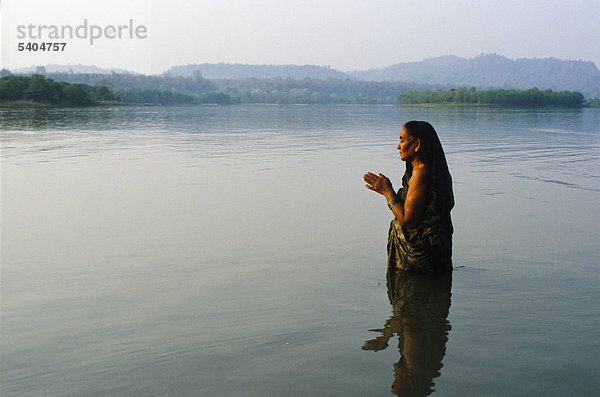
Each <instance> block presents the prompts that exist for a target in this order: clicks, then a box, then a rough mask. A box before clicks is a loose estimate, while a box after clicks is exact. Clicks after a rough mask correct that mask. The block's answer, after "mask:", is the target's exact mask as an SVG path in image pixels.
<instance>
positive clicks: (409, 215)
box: [363, 168, 427, 227]
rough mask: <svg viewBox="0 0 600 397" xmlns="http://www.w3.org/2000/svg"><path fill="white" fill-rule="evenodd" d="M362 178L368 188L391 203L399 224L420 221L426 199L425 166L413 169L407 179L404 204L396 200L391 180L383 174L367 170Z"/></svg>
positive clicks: (411, 223) (414, 223) (412, 225)
mask: <svg viewBox="0 0 600 397" xmlns="http://www.w3.org/2000/svg"><path fill="white" fill-rule="evenodd" d="M363 179H364V181H365V182H366V184H365V186H366V187H367V188H368V189H371V190H373V191H375V192H377V193H379V194H381V195H383V196H384V197H385V199H386V200H387V202H388V203H390V202H391V203H392V204H393V206H392V208H391V209H392V212H393V213H394V216H395V217H396V219H397V220H398V222H400V224H401V225H403V226H408V227H414V226H417V225H418V224H419V222H421V218H422V217H423V213H424V212H425V202H426V200H427V170H426V169H425V168H415V169H413V172H412V176H411V178H410V180H409V181H408V192H407V194H406V200H405V201H404V205H402V203H401V202H400V201H399V200H398V197H397V195H396V192H395V191H394V188H393V187H392V182H390V180H389V179H388V178H387V177H386V176H385V175H383V174H379V175H375V174H373V173H371V172H367V173H366V174H365V175H363Z"/></svg>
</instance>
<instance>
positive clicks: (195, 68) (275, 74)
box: [164, 63, 350, 80]
mask: <svg viewBox="0 0 600 397" xmlns="http://www.w3.org/2000/svg"><path fill="white" fill-rule="evenodd" d="M197 72H200V73H201V74H202V77H204V78H205V79H231V80H237V79H249V78H257V79H272V78H291V79H294V80H302V79H305V78H308V79H313V80H326V79H348V78H350V76H349V75H348V74H346V73H343V72H340V71H337V70H335V69H331V68H330V67H328V66H316V65H247V64H241V63H235V64H233V63H203V64H200V65H198V64H190V65H183V66H173V67H171V68H170V69H169V70H167V71H166V72H165V73H164V74H165V75H169V76H181V77H190V76H193V75H194V73H197Z"/></svg>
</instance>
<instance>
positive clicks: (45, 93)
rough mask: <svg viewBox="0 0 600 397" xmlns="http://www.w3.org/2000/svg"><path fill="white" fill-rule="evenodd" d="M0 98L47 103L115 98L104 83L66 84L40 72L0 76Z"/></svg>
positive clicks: (87, 102)
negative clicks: (101, 84) (48, 77)
mask: <svg viewBox="0 0 600 397" xmlns="http://www.w3.org/2000/svg"><path fill="white" fill-rule="evenodd" d="M0 101H1V102H17V101H29V102H36V103H44V104H50V105H64V106H90V105H96V104H98V103H99V102H101V101H118V98H117V97H116V96H115V95H114V94H113V92H112V91H111V90H109V89H108V88H107V87H105V86H102V87H93V86H89V85H86V84H69V83H65V82H58V81H55V80H52V79H47V78H45V77H44V76H42V75H41V74H33V75H31V76H12V75H11V76H4V77H2V78H0Z"/></svg>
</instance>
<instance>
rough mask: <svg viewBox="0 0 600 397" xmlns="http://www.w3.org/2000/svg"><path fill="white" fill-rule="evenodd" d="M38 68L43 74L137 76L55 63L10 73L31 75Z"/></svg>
mask: <svg viewBox="0 0 600 397" xmlns="http://www.w3.org/2000/svg"><path fill="white" fill-rule="evenodd" d="M38 68H43V69H44V73H100V74H105V73H111V72H115V73H128V74H138V73H136V72H133V71H131V70H125V69H119V68H108V69H103V68H99V67H98V66H94V65H81V64H77V65H58V64H55V63H52V64H46V65H44V66H27V67H24V68H20V69H15V70H12V71H11V72H12V73H15V74H21V73H33V72H36V70H38Z"/></svg>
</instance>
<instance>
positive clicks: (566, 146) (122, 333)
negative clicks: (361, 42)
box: [0, 105, 600, 396]
mask: <svg viewBox="0 0 600 397" xmlns="http://www.w3.org/2000/svg"><path fill="white" fill-rule="evenodd" d="M413 119H419V120H427V121H429V122H431V123H432V125H433V126H434V127H435V128H436V130H437V131H438V134H439V136H440V139H441V141H442V144H443V146H444V148H445V151H446V156H447V159H448V164H449V167H450V172H451V173H452V176H453V180H454V189H455V196H456V207H455V209H454V211H453V213H452V216H453V222H454V227H455V235H454V255H453V259H454V265H455V272H454V274H453V279H452V283H451V296H448V295H447V294H445V293H443V294H441V295H440V294H438V295H431V296H437V298H435V299H434V298H431V302H438V303H436V304H432V306H428V309H422V310H418V311H417V313H420V315H419V316H416V315H415V312H414V311H411V309H410V308H418V307H420V306H419V302H422V301H423V297H424V296H429V295H427V294H429V293H430V292H431V291H438V292H439V291H440V289H439V288H437V287H435V288H434V287H431V286H429V284H427V283H423V282H419V281H418V280H417V281H414V280H411V281H406V282H405V283H404V284H402V285H400V286H398V285H396V284H395V283H390V281H389V279H388V278H387V277H386V253H385V247H386V242H387V241H386V239H387V227H388V224H389V221H390V220H391V214H390V212H389V210H388V209H387V206H386V205H385V200H384V199H382V198H381V197H380V196H378V195H376V194H374V193H373V192H370V191H368V190H367V189H365V188H364V186H363V182H362V174H363V173H364V172H365V171H367V170H369V171H373V172H382V173H384V174H385V175H387V176H388V177H390V178H391V179H392V181H393V182H394V186H395V187H399V185H400V180H401V177H402V174H403V171H404V165H403V163H402V162H401V161H400V158H399V155H398V153H397V150H396V149H395V147H396V144H397V139H398V133H399V130H400V128H401V126H402V124H403V123H404V122H406V121H409V120H413ZM0 123H1V124H0V125H1V130H0V134H1V139H2V140H1V156H2V158H1V161H2V162H1V167H2V168H1V186H2V191H1V194H2V196H1V199H2V275H1V287H2V288H1V294H2V295H1V302H2V310H1V315H2V318H1V320H2V322H1V323H2V338H1V340H2V342H1V350H0V353H1V357H0V365H1V371H0V373H1V375H0V385H1V386H0V392H1V394H2V395H57V396H58V395H90V394H104V395H156V396H158V395H169V394H170V395H209V396H210V395H214V396H217V395H250V396H255V395H256V396H261V395H284V394H285V395H298V396H300V395H386V393H387V394H391V393H392V392H394V393H398V394H401V393H405V394H402V395H423V393H424V391H423V390H424V389H423V388H415V389H414V390H412V391H411V390H410V389H408V390H405V389H406V388H405V386H406V385H410V384H413V385H417V384H418V385H425V384H429V383H431V382H432V383H433V386H431V391H432V392H433V394H434V395H436V394H438V393H439V395H465V394H471V395H503V396H521V395H540V396H541V395H544V396H549V395H556V396H558V395H591V394H593V391H595V390H597V388H598V387H599V386H600V384H599V383H598V380H597V376H596V372H597V371H596V357H597V354H598V353H600V343H599V342H597V339H598V338H597V329H598V326H599V325H600V315H599V312H598V310H597V302H598V300H599V299H598V298H599V296H598V295H599V293H598V291H600V289H599V288H598V287H599V286H600V278H599V276H598V272H597V265H598V264H599V262H600V252H599V250H598V241H599V237H600V233H599V229H598V224H599V222H600V215H599V212H598V211H597V208H598V203H599V202H600V200H599V199H600V160H599V157H598V153H600V150H599V149H600V112H599V111H598V109H568V110H560V109H551V110H548V109H545V110H539V109H508V108H459V107H456V108H454V107H431V108H425V107H423V108H421V107H395V106H252V105H247V106H246V105H243V106H229V107H218V106H205V107H202V106H188V107H114V108H113V107H106V108H90V109H57V108H49V109H0ZM408 286H410V288H408ZM405 287H407V288H405ZM432 288H433V289H432ZM428 291H429V292H428ZM399 296H400V297H401V299H400V300H399V299H398V297H399ZM399 302H400V303H399ZM406 321H408V322H410V323H411V324H412V327H413V328H410V327H408V328H407V327H404V326H403V327H399V326H397V325H398V324H404V322H406ZM373 329H377V330H380V331H375V332H374V331H370V330H373ZM419 330H421V331H419ZM425 330H432V331H427V332H430V333H427V332H426V331H425ZM411 332H412V333H411ZM377 337H381V338H383V339H378V341H380V342H381V341H383V340H384V339H385V338H388V339H387V342H386V343H387V347H386V348H380V349H378V351H377V352H374V351H368V350H363V349H361V347H363V346H364V345H365V343H366V342H367V341H369V340H374V339H375V338H377ZM381 343H383V342H381ZM378 346H380V347H381V346H383V345H378ZM428 352H437V353H435V354H429V353H428ZM406 368H410V369H411V370H410V371H408V370H405V369H406ZM407 379H409V380H410V381H407ZM411 382H412V383H411ZM415 382H416V383H415ZM419 382H420V383H419ZM423 387H425V386H423Z"/></svg>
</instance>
